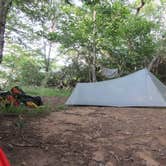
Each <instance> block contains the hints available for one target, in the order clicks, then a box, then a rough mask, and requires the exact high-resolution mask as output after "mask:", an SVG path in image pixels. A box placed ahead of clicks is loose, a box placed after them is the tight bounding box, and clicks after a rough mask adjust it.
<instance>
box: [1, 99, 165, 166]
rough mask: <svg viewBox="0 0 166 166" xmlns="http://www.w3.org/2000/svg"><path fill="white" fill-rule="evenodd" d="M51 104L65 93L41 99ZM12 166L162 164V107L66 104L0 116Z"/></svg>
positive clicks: (163, 134) (3, 138)
mask: <svg viewBox="0 0 166 166" xmlns="http://www.w3.org/2000/svg"><path fill="white" fill-rule="evenodd" d="M44 100H45V102H47V103H48V104H50V105H51V106H52V108H55V106H56V105H57V104H60V103H61V104H62V103H64V102H65V100H66V99H65V98H53V97H52V98H44ZM0 146H1V147H3V149H4V150H5V152H6V154H7V155H8V158H9V160H10V161H11V165H12V166H165V165H166V109H159V108H155V109H154V108H114V107H69V108H68V109H67V110H64V111H61V112H56V111H55V112H52V113H50V114H49V115H47V116H44V117H24V116H23V117H19V118H18V117H13V116H11V117H10V116H7V117H6V116H3V117H0Z"/></svg>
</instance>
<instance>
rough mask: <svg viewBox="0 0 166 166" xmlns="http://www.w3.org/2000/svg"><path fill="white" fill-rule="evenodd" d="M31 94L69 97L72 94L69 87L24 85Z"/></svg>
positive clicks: (24, 88)
mask: <svg viewBox="0 0 166 166" xmlns="http://www.w3.org/2000/svg"><path fill="white" fill-rule="evenodd" d="M21 88H22V89H23V90H24V91H25V92H26V93H27V94H29V95H37V96H48V97H51V96H57V97H68V96H70V94H71V90H69V89H57V88H44V87H34V86H23V87H21Z"/></svg>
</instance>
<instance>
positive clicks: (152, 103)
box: [66, 69, 166, 107]
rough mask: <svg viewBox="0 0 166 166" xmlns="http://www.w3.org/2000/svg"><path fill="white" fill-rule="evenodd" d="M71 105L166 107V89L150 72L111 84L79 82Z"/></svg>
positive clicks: (141, 72)
mask: <svg viewBox="0 0 166 166" xmlns="http://www.w3.org/2000/svg"><path fill="white" fill-rule="evenodd" d="M66 104H67V105H92V106H117V107H134V106H136V107H166V86H165V85H164V84H163V83H161V82H160V81H159V80H158V79H157V78H156V77H155V76H154V75H153V74H152V73H151V72H149V71H148V70H147V69H142V70H139V71H137V72H135V73H132V74H129V75H127V76H124V77H120V78H117V79H113V80H108V81H100V82H96V83H78V84H77V85H76V87H75V89H74V90H73V92H72V94H71V96H70V97H69V99H68V100H67V102H66Z"/></svg>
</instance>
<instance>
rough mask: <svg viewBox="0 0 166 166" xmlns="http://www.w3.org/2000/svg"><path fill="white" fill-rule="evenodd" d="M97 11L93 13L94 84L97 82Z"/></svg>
mask: <svg viewBox="0 0 166 166" xmlns="http://www.w3.org/2000/svg"><path fill="white" fill-rule="evenodd" d="M95 40H96V11H95V10H94V11H93V46H92V49H93V50H92V58H93V61H92V82H96V41H95Z"/></svg>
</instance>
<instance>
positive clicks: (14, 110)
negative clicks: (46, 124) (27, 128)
mask: <svg viewBox="0 0 166 166" xmlns="http://www.w3.org/2000/svg"><path fill="white" fill-rule="evenodd" d="M48 108H49V107H48V106H46V105H45V106H40V107H38V108H35V109H32V108H31V109H30V108H27V107H25V106H23V105H21V106H19V107H16V106H13V105H10V106H7V107H6V106H3V105H0V114H3V115H16V116H17V115H22V114H24V115H32V116H34V115H42V114H46V113H47V112H48V111H49V109H48Z"/></svg>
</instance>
